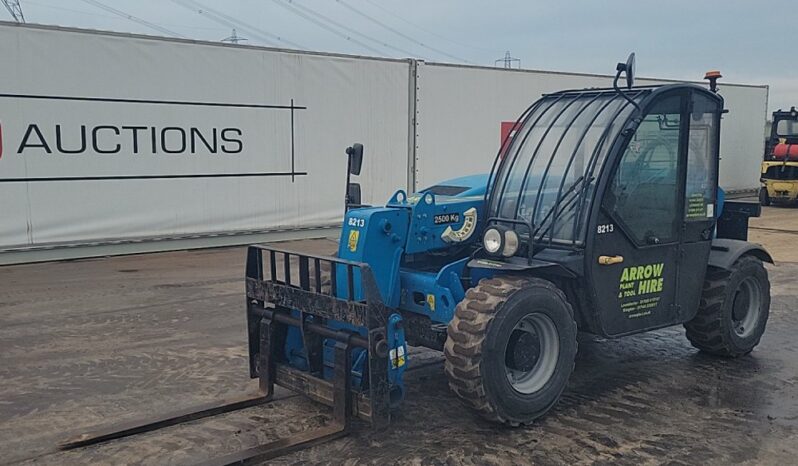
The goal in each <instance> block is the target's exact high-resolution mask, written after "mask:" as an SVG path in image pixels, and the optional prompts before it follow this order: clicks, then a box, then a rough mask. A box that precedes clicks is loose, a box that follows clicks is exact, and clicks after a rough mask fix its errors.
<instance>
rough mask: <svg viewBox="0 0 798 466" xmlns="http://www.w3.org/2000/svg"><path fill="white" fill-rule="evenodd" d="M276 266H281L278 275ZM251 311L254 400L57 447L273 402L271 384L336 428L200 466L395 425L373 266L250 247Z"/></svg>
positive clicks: (130, 425) (108, 430)
mask: <svg viewBox="0 0 798 466" xmlns="http://www.w3.org/2000/svg"><path fill="white" fill-rule="evenodd" d="M264 256H268V272H269V276H268V278H266V277H265V274H264ZM278 259H281V260H282V266H280V267H278ZM295 265H298V267H297V268H295V267H294V266H295ZM325 268H326V270H327V271H329V275H330V284H329V285H328V286H323V284H322V278H323V270H325ZM280 272H281V273H280ZM358 281H359V282H360V289H359V290H358V286H357V282H358ZM340 295H343V296H342V297H339V296H340ZM246 311H247V328H248V335H249V368H250V377H251V378H257V379H259V390H258V392H257V393H255V394H253V395H247V396H242V397H239V398H234V399H229V400H220V401H219V402H215V403H209V404H204V405H200V406H195V407H192V408H187V409H183V410H180V411H175V412H172V413H168V414H166V415H163V416H159V417H157V418H142V419H138V420H134V421H129V422H125V423H121V424H117V425H112V426H108V427H104V428H99V429H95V430H92V431H89V432H86V433H84V434H81V435H79V436H78V437H76V438H74V439H71V440H67V441H65V442H63V443H61V444H60V445H59V448H60V449H61V450H70V449H74V448H79V447H83V446H88V445H95V444H98V443H102V442H105V441H108V440H113V439H118V438H123V437H128V436H132V435H136V434H140V433H143V432H150V431H154V430H158V429H161V428H164V427H168V426H173V425H176V424H181V423H185V422H190V421H194V420H197V419H202V418H206V417H210V416H216V415H218V414H223V413H228V412H232V411H236V410H240V409H244V408H249V407H252V406H257V405H260V404H263V403H268V402H270V401H272V400H273V399H274V386H275V384H276V385H279V386H282V387H284V388H287V389H289V390H291V391H293V392H295V393H300V394H303V395H305V396H307V397H308V398H310V399H312V400H314V401H317V402H320V403H322V404H325V405H327V406H331V407H332V413H333V419H332V422H331V423H330V424H328V425H326V426H324V427H321V428H318V429H315V430H311V431H308V432H303V433H299V434H297V435H294V436H292V437H288V438H284V439H280V440H277V441H273V442H270V443H266V444H262V445H259V446H256V447H253V448H250V449H247V450H242V451H239V452H236V453H232V454H230V455H227V456H222V457H218V458H214V459H211V460H209V461H207V462H205V463H203V464H208V465H218V464H249V463H253V462H259V461H264V460H268V459H270V458H275V457H278V456H281V455H285V454H287V453H290V452H293V451H297V450H299V449H301V448H303V447H309V446H312V445H317V444H320V443H323V442H326V441H329V440H333V439H336V438H339V437H343V436H345V435H347V434H349V432H350V429H351V425H352V421H353V419H354V418H355V417H358V418H360V419H362V420H365V421H368V422H370V423H371V425H372V427H373V428H374V429H375V430H379V429H382V428H384V427H386V426H387V425H388V424H389V422H390V390H389V388H390V387H389V382H388V341H387V337H386V335H387V330H386V328H387V321H388V315H389V311H390V310H389V309H388V308H386V307H385V305H384V304H383V302H382V298H381V295H380V292H379V289H378V288H377V284H376V281H375V280H374V276H373V274H372V271H371V269H370V267H369V266H368V264H365V263H358V262H351V261H346V260H342V259H338V258H335V257H325V256H314V255H305V254H298V253H295V252H290V251H285V250H281V249H276V248H271V247H267V246H260V245H256V246H250V247H249V249H248V251H247V265H246ZM328 320H333V321H336V322H339V323H343V324H349V325H351V326H352V327H356V328H358V329H363V330H361V331H354V330H353V331H350V330H346V329H344V328H340V329H335V328H331V327H328V326H326V325H324V323H325V322H326V321H328ZM291 326H293V327H297V328H298V329H299V330H300V331H301V335H302V342H303V344H304V348H305V351H304V356H305V358H306V362H307V367H308V369H309V370H300V369H297V368H294V367H291V366H289V365H288V364H287V363H286V361H285V354H284V342H285V338H286V333H287V330H288V328H289V327H291ZM325 340H327V341H334V346H333V353H334V362H335V367H334V371H333V372H334V375H333V377H332V381H330V380H326V379H324V378H323V376H322V374H323V346H324V341H325ZM355 348H363V349H365V350H366V353H367V367H368V371H367V372H368V378H367V380H368V389H367V390H355V389H353V386H352V352H353V350H354V349H355ZM364 382H365V378H364Z"/></svg>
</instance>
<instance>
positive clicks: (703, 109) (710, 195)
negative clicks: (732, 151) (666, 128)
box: [684, 93, 719, 222]
mask: <svg viewBox="0 0 798 466" xmlns="http://www.w3.org/2000/svg"><path fill="white" fill-rule="evenodd" d="M718 105H719V104H718V103H717V102H716V101H714V100H711V99H710V98H709V97H707V96H706V95H703V94H698V93H694V94H693V97H692V103H691V106H690V108H691V111H690V136H689V138H688V145H687V182H686V184H685V193H684V194H685V209H684V215H685V219H686V220H687V221H688V222H690V221H706V220H708V219H711V218H712V217H713V216H714V211H715V209H714V207H715V195H716V193H717V188H716V186H715V179H716V176H715V170H716V167H717V163H716V160H715V157H716V156H717V153H718V149H717V139H716V135H717V126H716V125H717V118H716V117H717V115H718V110H719V109H718Z"/></svg>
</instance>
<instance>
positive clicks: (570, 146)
mask: <svg viewBox="0 0 798 466" xmlns="http://www.w3.org/2000/svg"><path fill="white" fill-rule="evenodd" d="M648 92H650V90H649V89H635V90H632V91H628V93H627V95H629V96H630V97H631V98H632V99H634V100H635V101H637V102H639V101H640V100H642V98H643V96H645V95H647V94H648ZM633 110H634V107H633V106H632V104H631V103H629V101H627V100H626V99H624V98H623V96H621V95H619V94H617V93H616V92H614V91H583V92H578V93H577V92H573V93H569V92H564V93H558V94H552V95H548V96H545V97H543V98H542V99H541V100H539V101H538V102H537V103H536V104H535V106H534V107H533V109H532V110H531V111H530V112H529V113H528V115H527V117H526V118H525V120H524V122H523V124H522V126H521V129H520V130H519V131H517V132H516V135H515V137H514V139H513V141H512V143H511V146H510V148H509V150H508V151H507V154H508V155H507V157H506V159H505V160H503V161H502V163H501V165H500V166H499V169H498V170H497V173H496V177H495V182H494V184H493V188H494V189H493V191H492V193H491V198H490V209H489V211H490V216H491V217H499V218H503V219H514V220H522V221H523V222H525V223H531V224H532V234H533V236H534V238H535V239H544V238H548V239H550V240H552V241H567V242H572V243H581V242H582V238H583V236H584V231H583V230H584V223H585V222H583V221H581V219H582V218H585V213H586V212H587V209H588V208H589V204H590V201H589V200H590V199H592V197H593V191H594V190H595V188H596V178H597V177H598V174H599V171H600V170H601V167H602V166H603V164H604V161H605V158H606V155H607V152H608V150H609V147H610V145H611V144H612V142H613V141H614V139H615V137H616V136H617V133H618V131H620V129H621V126H622V125H623V122H624V121H626V119H627V117H628V116H629V115H630V114H631V112H632V111H633ZM518 232H519V234H521V235H528V234H529V231H528V228H521V229H519V231H518Z"/></svg>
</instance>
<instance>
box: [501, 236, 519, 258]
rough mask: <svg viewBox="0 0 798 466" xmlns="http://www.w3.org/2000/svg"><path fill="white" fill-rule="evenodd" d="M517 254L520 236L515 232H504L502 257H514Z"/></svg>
mask: <svg viewBox="0 0 798 466" xmlns="http://www.w3.org/2000/svg"><path fill="white" fill-rule="evenodd" d="M516 252H518V235H517V234H516V233H515V231H513V230H507V231H505V232H504V248H503V249H502V256H504V257H512V256H514V255H515V253H516Z"/></svg>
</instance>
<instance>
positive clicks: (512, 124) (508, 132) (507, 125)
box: [499, 120, 518, 158]
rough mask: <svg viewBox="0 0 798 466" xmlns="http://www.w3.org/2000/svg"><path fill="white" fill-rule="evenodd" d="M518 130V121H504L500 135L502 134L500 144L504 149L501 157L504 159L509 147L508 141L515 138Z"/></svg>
mask: <svg viewBox="0 0 798 466" xmlns="http://www.w3.org/2000/svg"><path fill="white" fill-rule="evenodd" d="M517 129H518V127H517V126H516V121H515V120H513V121H502V124H501V133H500V134H501V139H500V141H499V142H500V144H501V148H502V150H501V154H500V156H501V157H502V158H504V154H505V153H506V152H507V146H508V145H509V141H508V140H507V139H508V138H512V137H514V136H515V131H516V130H517Z"/></svg>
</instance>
